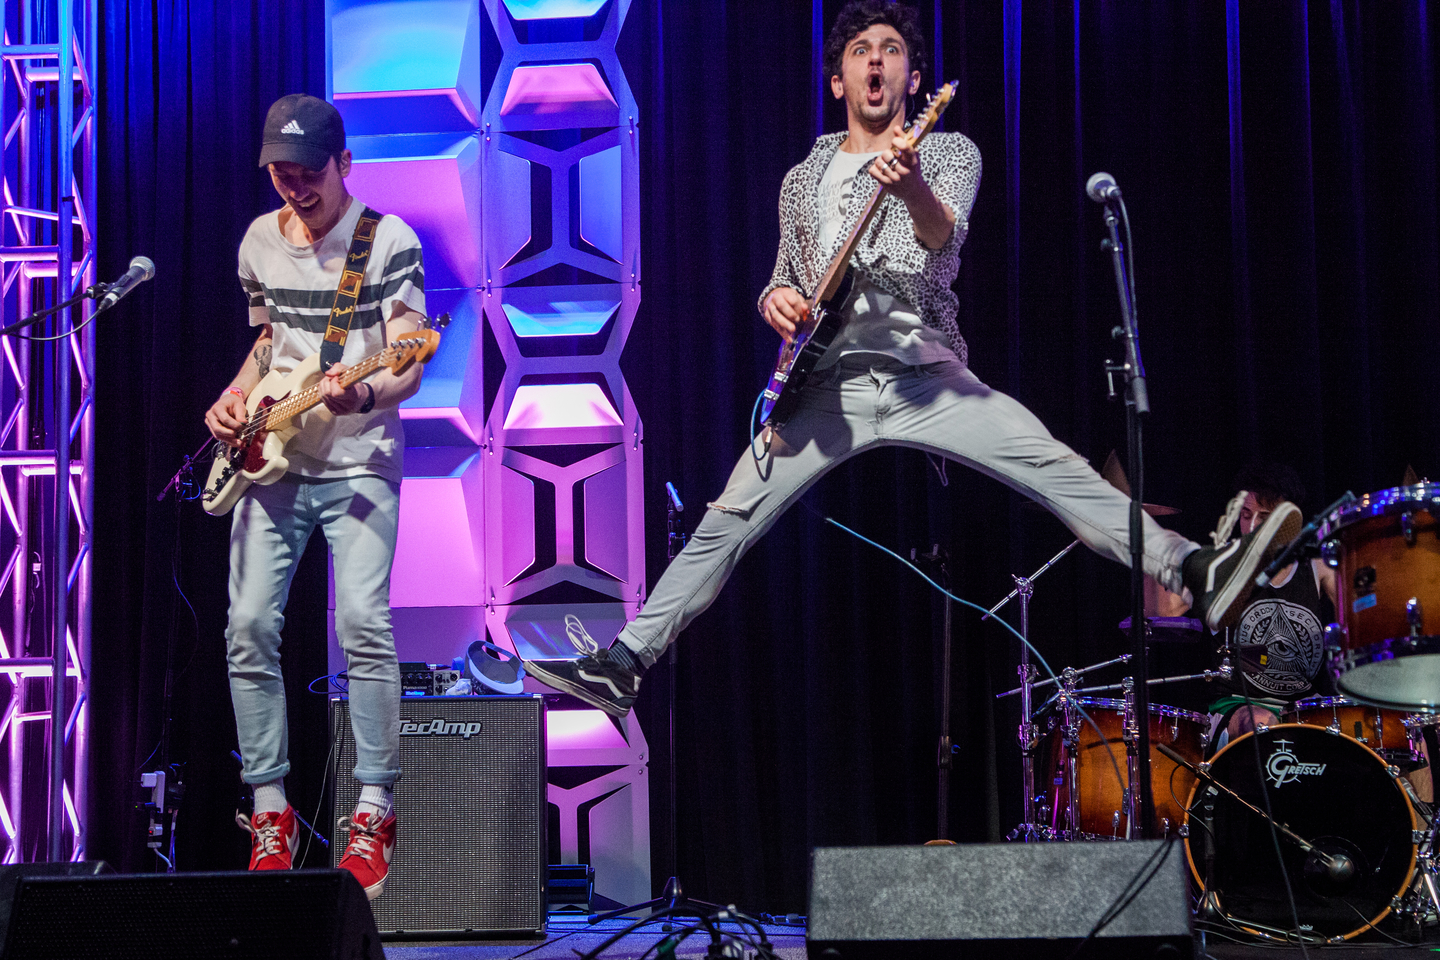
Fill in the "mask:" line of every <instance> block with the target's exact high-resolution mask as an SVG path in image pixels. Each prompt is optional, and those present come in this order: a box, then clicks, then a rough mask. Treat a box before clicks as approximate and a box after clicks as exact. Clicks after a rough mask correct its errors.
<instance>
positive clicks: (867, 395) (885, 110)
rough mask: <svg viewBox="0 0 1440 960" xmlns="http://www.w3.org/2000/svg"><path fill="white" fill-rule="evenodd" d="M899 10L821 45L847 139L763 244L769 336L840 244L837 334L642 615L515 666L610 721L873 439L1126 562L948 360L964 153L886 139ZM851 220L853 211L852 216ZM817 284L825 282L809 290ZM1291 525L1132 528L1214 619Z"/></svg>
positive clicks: (905, 23) (902, 65) (1124, 534)
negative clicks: (772, 532) (753, 550)
mask: <svg viewBox="0 0 1440 960" xmlns="http://www.w3.org/2000/svg"><path fill="white" fill-rule="evenodd" d="M916 21H917V18H916V14H915V12H914V11H913V10H911V9H910V8H908V7H906V6H903V5H901V4H898V3H887V2H882V0H854V2H851V3H849V4H847V5H846V6H845V8H844V9H843V10H842V11H841V12H840V15H839V18H838V19H837V21H836V23H835V26H834V27H833V28H832V29H831V31H830V34H829V38H828V39H827V40H826V42H825V49H824V67H825V79H826V80H827V81H828V83H829V85H830V91H831V93H832V94H834V96H835V97H836V99H839V100H843V101H844V103H845V111H846V129H845V131H844V132H842V133H833V134H828V135H826V136H822V137H821V138H820V139H819V140H818V141H816V143H815V146H814V148H813V149H812V150H811V152H810V156H809V157H808V158H806V159H805V160H804V161H802V162H801V163H800V164H799V166H796V167H795V168H793V169H792V170H791V171H790V172H789V173H788V174H787V175H786V177H785V182H784V184H783V185H782V187H781V188H780V250H779V255H778V256H777V258H776V262H775V272H774V275H773V276H772V278H771V280H770V283H769V284H767V285H766V287H765V289H764V291H762V293H761V296H760V313H761V315H762V316H763V317H764V318H765V322H766V323H768V324H769V325H770V326H771V327H773V328H774V329H775V331H776V332H777V333H779V334H780V335H781V336H782V337H785V338H787V339H788V338H791V337H793V336H795V335H796V332H797V330H801V331H803V330H804V329H805V325H807V324H809V323H810V322H811V320H812V317H811V312H812V309H813V305H812V301H811V297H812V295H813V293H814V291H816V290H817V289H820V288H821V287H822V280H823V279H824V278H826V277H827V276H830V275H831V266H832V263H831V261H832V259H833V258H834V257H835V255H836V252H837V250H842V251H843V250H847V249H853V253H852V254H851V256H850V259H849V263H848V264H843V263H842V264H839V265H838V266H839V268H840V269H844V268H845V267H847V266H848V268H849V269H850V270H852V271H853V273H854V276H853V281H854V282H853V286H852V291H851V294H850V297H849V299H848V301H846V302H845V303H844V304H843V305H838V309H839V310H840V311H841V312H842V315H843V320H844V323H843V326H842V327H841V329H840V330H839V331H838V333H837V334H836V336H835V339H834V340H833V341H832V342H831V345H830V347H829V349H828V352H827V353H826V355H825V356H824V357H823V358H822V359H821V360H819V361H818V362H817V364H816V367H815V372H814V374H813V375H812V376H811V377H810V378H809V380H808V383H807V385H806V386H805V387H803V388H802V389H801V391H800V392H799V394H798V406H797V407H796V408H795V409H794V410H793V411H792V412H790V413H789V415H788V416H787V417H785V418H784V422H783V423H782V424H780V425H778V427H777V426H776V425H775V424H773V423H772V425H771V427H770V428H767V430H766V431H765V433H764V434H763V435H762V438H761V442H757V445H756V446H757V448H760V447H763V454H760V455H761V456H762V460H761V462H759V463H757V462H756V460H755V455H754V454H752V453H751V452H747V453H745V454H743V455H742V456H741V459H740V463H739V465H738V466H737V467H736V468H735V470H734V472H733V473H732V474H731V475H730V481H729V483H728V484H727V485H726V487H725V490H724V492H723V493H721V494H720V496H719V497H718V498H716V500H715V501H714V502H713V503H712V504H711V506H710V509H709V510H708V511H707V512H706V514H705V517H704V519H703V520H702V521H701V523H700V526H699V528H698V529H697V530H696V531H695V534H694V536H693V537H692V538H691V539H690V542H689V544H688V545H687V546H686V547H685V549H684V550H683V551H681V553H680V555H679V556H677V557H676V558H675V560H674V561H673V562H672V563H671V564H670V566H669V568H668V569H667V570H666V571H665V574H664V576H662V577H661V578H660V581H659V582H658V583H657V584H656V586H655V589H654V591H653V592H652V593H651V594H650V598H649V602H648V603H646V605H645V607H644V609H643V610H642V611H641V612H640V614H639V615H638V616H637V617H636V619H635V620H633V621H632V622H630V623H629V624H628V625H627V626H626V627H625V629H624V630H623V631H621V633H620V635H619V637H618V638H617V640H618V642H616V643H613V644H612V645H610V646H609V647H608V648H605V649H601V647H600V645H599V644H598V643H596V642H595V641H594V640H593V639H591V638H590V636H589V635H588V632H587V631H586V630H585V628H584V625H583V624H582V623H581V622H580V621H579V620H578V619H577V618H574V617H570V618H567V621H566V625H567V628H568V633H569V635H570V639H571V641H572V642H573V643H574V644H575V646H576V648H577V651H578V652H580V653H582V656H580V657H579V658H578V659H574V660H543V661H538V662H533V663H529V664H527V669H529V671H530V672H531V674H532V675H534V676H536V677H538V678H539V679H540V680H542V681H543V682H545V683H548V684H550V685H552V686H554V687H556V688H558V689H560V690H564V691H566V692H569V693H572V694H574V695H575V696H577V697H580V698H581V699H583V700H585V701H586V702H588V703H591V704H593V705H594V706H597V707H599V708H600V709H602V710H605V711H607V712H608V713H610V714H612V715H614V716H624V715H625V713H626V712H627V711H628V710H629V709H630V707H631V705H632V703H633V702H634V698H635V695H636V693H637V692H638V690H639V687H640V678H641V675H642V674H643V673H644V671H645V670H646V669H647V668H648V667H649V666H650V665H651V664H653V663H654V662H655V661H656V660H657V659H658V658H659V657H660V655H661V654H662V653H663V652H664V651H665V649H666V647H667V646H668V645H669V644H670V642H671V641H672V640H674V638H675V636H676V635H677V634H678V633H679V632H680V631H681V630H683V629H684V628H685V626H686V625H687V624H688V623H689V622H690V621H691V620H692V619H694V618H695V617H696V616H698V615H699V614H700V612H701V611H703V610H704V609H705V608H706V607H708V606H709V605H710V603H711V601H713V600H714V599H715V596H716V594H717V593H718V592H719V590H720V588H721V586H722V585H723V583H724V582H725V579H726V577H727V575H728V574H729V572H730V571H731V570H732V569H733V568H734V565H735V562H736V561H737V560H738V558H739V557H740V555H741V554H742V553H744V552H745V551H746V550H747V549H749V548H750V546H751V545H753V544H754V543H755V541H756V540H758V539H759V538H760V537H761V536H762V535H764V533H765V531H766V530H768V529H769V528H770V526H771V525H772V524H773V523H774V522H775V519H776V518H777V517H778V516H779V514H780V513H781V511H783V510H785V509H786V508H787V507H789V506H790V505H791V504H793V503H794V502H795V501H796V500H797V499H798V498H799V497H800V496H801V495H802V494H803V493H804V492H805V491H806V489H808V488H809V487H810V485H811V484H813V483H814V482H815V481H816V480H818V479H819V478H820V477H821V476H822V475H824V474H825V473H826V472H827V471H829V470H831V469H833V468H834V467H835V466H836V465H837V464H838V463H840V462H841V461H842V460H845V459H847V458H849V457H852V456H854V455H855V454H857V453H861V452H862V451H865V450H870V449H873V448H876V447H880V446H885V445H895V444H899V445H903V446H908V447H915V448H918V449H922V450H926V451H929V452H931V453H935V454H938V455H941V456H944V457H947V458H949V459H952V460H956V461H959V462H960V463H964V464H967V465H969V466H972V467H974V468H976V469H978V470H980V471H982V472H984V473H985V474H987V475H989V476H992V477H995V478H996V479H998V480H1000V481H1002V482H1004V483H1006V484H1008V485H1009V486H1011V487H1013V488H1014V489H1016V490H1018V491H1020V492H1021V493H1024V494H1025V495H1026V496H1028V497H1030V498H1032V499H1034V500H1036V501H1038V502H1039V503H1042V504H1044V505H1045V506H1046V507H1048V508H1049V509H1050V510H1052V511H1054V513H1055V514H1056V515H1057V516H1058V517H1059V518H1060V519H1061V520H1062V521H1064V523H1065V524H1066V525H1067V526H1069V527H1070V529H1071V530H1073V531H1074V532H1075V535H1076V536H1077V537H1080V538H1081V539H1082V540H1084V541H1085V543H1086V544H1088V545H1089V546H1090V547H1091V548H1092V549H1094V550H1095V551H1097V552H1098V553H1101V554H1103V555H1105V556H1108V557H1110V558H1112V559H1114V560H1117V561H1119V562H1121V563H1125V562H1128V556H1129V546H1128V541H1129V504H1130V501H1129V500H1128V498H1126V497H1125V495H1124V494H1121V493H1120V492H1119V491H1117V490H1116V489H1115V488H1114V487H1113V486H1111V485H1110V484H1109V483H1107V482H1106V481H1105V480H1103V479H1101V477H1100V475H1099V474H1097V473H1096V472H1095V471H1094V470H1093V469H1091V467H1090V466H1089V464H1087V463H1086V462H1085V460H1083V459H1082V458H1081V457H1080V456H1078V455H1077V454H1076V453H1075V452H1074V451H1073V450H1071V449H1070V448H1069V447H1067V446H1066V445H1065V444H1063V443H1061V442H1059V441H1058V440H1056V439H1055V438H1053V437H1052V436H1051V435H1050V433H1049V431H1048V430H1046V429H1045V426H1044V425H1043V424H1042V423H1040V421H1039V420H1037V419H1036V418H1035V416H1034V415H1033V414H1032V413H1030V411H1029V410H1027V409H1025V407H1023V406H1021V405H1020V404H1019V403H1018V402H1016V401H1015V400H1013V399H1012V398H1010V397H1007V396H1006V395H1005V394H1003V393H1000V392H998V391H996V390H992V389H990V388H989V387H987V386H985V384H983V383H981V382H980V380H979V379H978V378H977V377H976V376H975V374H974V373H972V372H971V371H970V369H969V367H968V366H966V350H965V342H964V340H962V339H961V338H960V333H959V330H958V329H957V328H956V325H955V314H956V311H957V309H958V305H959V301H958V299H957V298H956V296H955V294H954V293H953V292H951V290H950V285H951V283H952V282H953V281H954V280H955V277H956V274H957V273H958V271H959V262H960V245H961V243H963V242H964V240H965V235H966V233H967V231H968V229H969V223H968V220H967V218H968V217H969V215H970V208H971V205H972V203H973V202H974V199H975V192H976V190H977V188H978V187H979V184H980V153H979V151H978V150H977V149H976V147H975V144H973V143H972V142H970V140H968V139H966V138H965V137H964V136H962V135H960V134H958V133H934V134H930V135H929V136H927V137H926V138H925V139H923V140H922V141H921V142H920V146H919V149H918V150H917V149H914V148H913V147H912V146H911V139H910V137H909V136H908V135H907V134H906V133H905V131H904V130H903V129H902V121H903V120H904V115H905V108H906V100H907V97H909V96H911V95H912V94H915V93H918V92H919V91H920V89H921V85H920V82H921V76H922V73H923V72H924V67H925V52H924V42H923V37H922V35H921V32H920V30H919V28H918V26H917V22H916ZM877 190H883V191H885V196H883V197H882V198H881V199H880V200H879V202H878V206H877V208H876V210H875V211H874V216H873V219H872V220H871V221H870V223H869V225H868V226H867V227H866V228H865V230H864V231H863V233H862V235H861V236H860V238H859V242H858V243H857V244H855V245H854V246H853V248H851V247H850V244H849V243H848V239H849V234H850V233H851V231H852V227H853V225H854V224H856V223H857V222H859V221H860V218H861V216H862V211H866V208H868V206H869V201H870V199H871V197H872V196H873V195H874V194H875V192H876V191H877ZM866 212H868V211H866ZM825 286H828V284H827V285H825ZM1299 529H1300V516H1299V511H1298V509H1297V508H1296V507H1295V506H1294V505H1292V504H1288V503H1285V504H1280V505H1278V506H1277V507H1276V509H1275V510H1274V512H1273V513H1272V514H1271V516H1270V518H1269V519H1268V520H1267V521H1266V523H1264V524H1263V525H1262V526H1261V527H1260V528H1259V529H1258V530H1256V531H1255V532H1254V533H1252V534H1250V535H1249V536H1248V537H1246V538H1245V540H1244V541H1242V543H1241V544H1239V545H1238V547H1237V548H1236V549H1234V550H1229V551H1228V552H1222V551H1219V550H1216V549H1214V548H1207V549H1204V550H1202V549H1201V548H1200V547H1199V545H1198V544H1195V543H1192V542H1190V541H1189V540H1186V539H1185V538H1183V537H1181V536H1179V535H1178V534H1175V533H1172V532H1169V531H1166V530H1163V529H1161V528H1160V527H1159V526H1158V525H1157V524H1156V523H1155V522H1154V521H1153V520H1151V519H1150V518H1149V517H1148V516H1147V517H1145V569H1146V572H1148V573H1150V574H1151V575H1152V576H1154V577H1155V578H1156V579H1157V580H1159V581H1160V582H1161V583H1162V584H1164V585H1165V586H1166V587H1168V588H1169V589H1171V590H1173V591H1175V592H1177V593H1178V592H1179V591H1180V590H1181V589H1182V586H1184V585H1186V584H1189V585H1191V591H1192V593H1193V594H1194V595H1195V596H1196V597H1199V598H1201V599H1200V601H1199V603H1200V605H1201V607H1202V608H1203V612H1200V613H1197V614H1196V616H1204V617H1206V618H1207V619H1208V620H1210V621H1211V622H1212V623H1215V624H1219V623H1229V622H1230V621H1231V618H1232V616H1233V615H1234V613H1236V612H1238V610H1240V609H1241V607H1242V606H1243V601H1244V599H1245V596H1246V595H1247V594H1248V592H1249V589H1250V584H1251V581H1252V579H1253V577H1254V573H1255V570H1256V568H1257V567H1258V566H1259V565H1260V564H1261V562H1262V561H1263V560H1264V559H1265V558H1266V557H1268V556H1270V555H1271V554H1272V553H1273V551H1274V550H1275V549H1277V548H1278V547H1281V546H1283V545H1285V544H1286V543H1288V542H1289V541H1290V540H1291V539H1293V538H1294V536H1295V535H1296V534H1297V533H1298V531H1299Z"/></svg>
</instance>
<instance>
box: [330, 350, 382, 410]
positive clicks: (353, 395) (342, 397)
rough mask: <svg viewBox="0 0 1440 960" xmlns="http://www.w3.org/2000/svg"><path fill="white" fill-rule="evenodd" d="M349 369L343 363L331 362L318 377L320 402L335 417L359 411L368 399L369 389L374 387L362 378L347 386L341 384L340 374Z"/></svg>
mask: <svg viewBox="0 0 1440 960" xmlns="http://www.w3.org/2000/svg"><path fill="white" fill-rule="evenodd" d="M349 369H350V368H349V367H347V366H345V364H343V363H336V364H332V365H331V367H330V369H329V370H327V371H325V376H324V377H322V378H321V379H320V402H321V403H323V404H325V409H326V410H329V411H330V412H331V413H333V414H335V415H336V416H337V417H340V416H344V415H345V414H347V413H359V412H360V408H361V407H363V406H364V405H365V401H366V400H367V399H369V396H370V391H371V390H374V389H375V388H374V387H373V386H370V385H368V384H366V383H365V381H363V380H357V381H356V382H355V383H352V384H350V386H348V387H344V386H341V385H340V376H341V374H343V373H344V372H345V371H346V370H349Z"/></svg>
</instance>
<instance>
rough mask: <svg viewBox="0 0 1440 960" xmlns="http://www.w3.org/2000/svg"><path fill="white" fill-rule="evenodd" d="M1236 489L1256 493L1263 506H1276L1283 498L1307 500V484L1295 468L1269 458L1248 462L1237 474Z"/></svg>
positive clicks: (1295, 502)
mask: <svg viewBox="0 0 1440 960" xmlns="http://www.w3.org/2000/svg"><path fill="white" fill-rule="evenodd" d="M1235 489H1236V490H1248V491H1250V492H1251V493H1253V494H1255V499H1256V500H1257V501H1259V503H1260V505H1261V506H1262V507H1269V506H1274V505H1275V504H1277V503H1279V502H1280V501H1282V500H1289V501H1290V502H1291V503H1294V504H1299V503H1302V502H1303V501H1304V500H1305V484H1304V483H1303V482H1302V481H1301V479H1300V474H1298V473H1296V472H1295V468H1294V467H1291V466H1288V465H1286V464H1283V463H1275V462H1273V461H1268V460H1255V461H1252V462H1250V463H1247V464H1246V465H1245V467H1244V468H1243V469H1242V470H1241V471H1240V472H1239V473H1238V474H1236V475H1235Z"/></svg>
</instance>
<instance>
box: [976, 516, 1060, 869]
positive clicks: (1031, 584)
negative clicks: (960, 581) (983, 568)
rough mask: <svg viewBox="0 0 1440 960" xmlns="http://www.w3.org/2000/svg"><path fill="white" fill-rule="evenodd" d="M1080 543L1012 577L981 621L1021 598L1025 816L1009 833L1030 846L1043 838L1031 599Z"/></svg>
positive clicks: (1019, 736) (1018, 734)
mask: <svg viewBox="0 0 1440 960" xmlns="http://www.w3.org/2000/svg"><path fill="white" fill-rule="evenodd" d="M1079 543H1080V541H1079V540H1075V541H1073V542H1071V544H1070V545H1069V546H1067V547H1066V548H1065V549H1064V550H1061V551H1060V552H1059V553H1057V554H1055V556H1053V557H1051V558H1050V559H1049V560H1047V561H1045V564H1044V565H1043V566H1042V567H1041V568H1040V569H1039V570H1036V571H1035V572H1034V573H1033V574H1031V575H1030V576H1028V577H1021V576H1018V575H1015V574H1011V579H1013V580H1014V581H1015V589H1014V590H1012V591H1011V592H1010V594H1009V596H1007V597H1006V598H1005V599H1004V600H1001V601H1000V602H999V603H997V604H995V606H993V607H991V608H990V610H989V611H988V612H987V613H986V614H985V616H983V617H981V618H980V620H981V622H984V621H986V620H988V619H990V618H991V617H992V616H994V615H995V614H996V613H997V612H998V611H999V610H1000V608H1001V607H1003V606H1005V604H1007V603H1009V602H1010V601H1011V599H1013V598H1014V597H1017V596H1018V597H1019V598H1020V636H1021V637H1022V638H1023V640H1024V642H1023V643H1021V644H1020V666H1019V667H1018V668H1017V671H1016V672H1017V673H1019V675H1020V726H1019V727H1018V728H1017V731H1016V737H1017V739H1018V740H1019V741H1020V780H1021V787H1022V789H1023V790H1024V791H1025V802H1024V811H1025V812H1024V820H1023V821H1022V822H1021V823H1020V825H1019V826H1018V827H1016V828H1015V829H1014V830H1012V831H1010V834H1009V837H1010V839H1012V840H1015V839H1020V838H1023V839H1024V840H1025V842H1027V843H1028V842H1030V841H1032V840H1040V839H1043V837H1044V829H1043V827H1041V825H1040V824H1037V823H1036V822H1035V748H1036V747H1037V746H1038V745H1039V741H1040V728H1039V726H1037V725H1036V723H1035V721H1034V717H1033V714H1032V712H1031V711H1032V707H1033V703H1032V702H1031V696H1030V693H1031V689H1032V685H1033V684H1034V682H1035V678H1036V677H1038V676H1039V675H1040V674H1039V671H1038V670H1036V668H1035V666H1034V664H1032V663H1031V662H1030V598H1031V597H1032V596H1033V595H1034V593H1035V580H1036V579H1037V578H1038V577H1039V576H1040V575H1041V574H1042V573H1044V572H1045V571H1046V570H1049V569H1050V568H1051V567H1052V566H1054V564H1055V562H1056V561H1058V560H1059V559H1060V558H1061V557H1063V556H1065V554H1067V553H1069V552H1070V551H1071V550H1073V549H1074V548H1075V547H1076V545H1077V544H1079Z"/></svg>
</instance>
